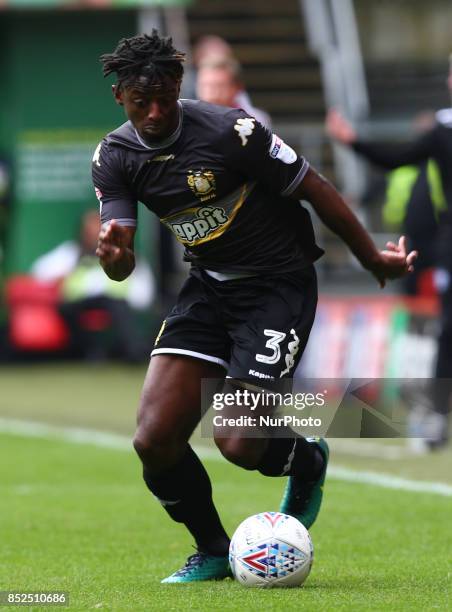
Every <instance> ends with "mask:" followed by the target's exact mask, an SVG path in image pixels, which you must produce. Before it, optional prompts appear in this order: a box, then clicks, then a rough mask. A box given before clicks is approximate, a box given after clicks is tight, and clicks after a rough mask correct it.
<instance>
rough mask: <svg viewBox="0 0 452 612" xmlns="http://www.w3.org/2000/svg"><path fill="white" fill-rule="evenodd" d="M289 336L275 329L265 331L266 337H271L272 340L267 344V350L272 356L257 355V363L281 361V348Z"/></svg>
mask: <svg viewBox="0 0 452 612" xmlns="http://www.w3.org/2000/svg"><path fill="white" fill-rule="evenodd" d="M286 335H287V334H285V333H284V332H279V331H275V330H274V329H264V336H270V339H269V340H267V342H266V343H265V348H268V349H270V350H271V351H272V354H271V355H261V354H260V353H257V354H256V361H259V362H260V363H278V361H279V360H280V359H281V347H280V346H279V345H280V344H281V342H282V341H283V340H284V338H285V337H286Z"/></svg>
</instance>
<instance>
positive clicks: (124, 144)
mask: <svg viewBox="0 0 452 612" xmlns="http://www.w3.org/2000/svg"><path fill="white" fill-rule="evenodd" d="M179 111H180V118H179V125H178V128H177V129H176V131H175V132H174V133H173V134H172V135H171V136H170V137H169V138H168V139H167V140H165V141H162V142H159V143H158V145H155V146H150V145H149V144H148V143H146V142H144V141H143V140H142V139H141V138H140V136H139V134H138V133H137V132H136V130H135V129H134V127H133V125H132V123H131V122H130V121H127V122H126V123H124V124H123V125H122V126H120V127H119V128H118V129H117V130H115V131H113V132H111V133H110V134H108V135H107V136H106V138H104V139H103V140H102V142H101V143H100V144H99V145H98V147H97V149H96V151H95V154H94V157H93V164H92V169H93V182H94V187H95V191H96V195H97V197H98V199H99V201H100V207H101V221H102V223H106V222H108V221H110V220H111V219H116V220H117V221H118V223H119V224H120V225H129V226H131V225H135V224H136V219H137V204H138V202H141V203H142V204H144V205H145V206H146V207H147V208H148V209H149V210H151V211H152V212H154V213H155V214H156V215H157V216H158V217H159V218H160V221H161V222H162V223H164V224H165V225H166V226H167V227H168V228H169V229H170V230H171V231H172V232H173V233H174V235H175V237H176V239H177V240H178V241H179V242H181V243H182V244H183V245H184V246H185V255H184V258H185V259H186V260H188V261H190V262H192V264H194V265H196V266H198V267H202V268H205V269H210V270H214V271H218V272H230V273H258V274H259V273H264V272H278V271H291V270H296V269H299V268H302V267H305V266H307V265H310V263H312V262H313V261H314V260H316V259H317V258H318V257H320V255H321V254H322V253H323V251H322V250H321V249H320V248H319V247H317V245H316V244H315V240H314V233H313V228H312V223H311V219H310V216H309V213H308V211H307V210H306V209H305V208H303V207H302V206H301V204H300V202H298V201H297V200H295V199H293V198H291V197H290V196H291V194H292V193H293V191H294V190H295V188H296V187H297V186H298V185H299V184H300V183H301V181H302V180H303V178H304V176H305V175H306V172H307V170H308V168H309V164H308V162H307V161H306V160H305V159H304V158H303V157H299V156H298V155H296V153H295V152H294V151H293V150H292V149H291V148H290V147H289V146H287V145H286V144H285V143H284V142H283V141H282V140H281V139H280V138H278V136H276V135H275V134H272V133H271V132H269V131H268V130H267V129H266V128H264V127H263V126H262V125H260V124H259V123H258V122H257V121H256V120H255V119H254V118H253V117H250V116H249V115H247V114H246V113H245V112H244V111H242V110H240V109H231V108H226V107H222V106H215V105H212V104H207V103H205V102H199V101H195V100H180V101H179Z"/></svg>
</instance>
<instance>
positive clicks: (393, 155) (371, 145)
mask: <svg viewBox="0 0 452 612" xmlns="http://www.w3.org/2000/svg"><path fill="white" fill-rule="evenodd" d="M326 131H327V133H328V135H329V136H330V137H331V138H332V139H333V140H336V141H337V142H340V143H341V144H343V145H346V146H348V147H351V148H352V149H353V150H354V151H355V152H356V153H359V154H360V155H362V156H363V157H365V158H366V159H367V160H368V161H370V162H372V163H373V164H375V165H376V166H379V167H380V168H385V169H387V170H392V169H394V168H398V167H399V166H405V165H409V164H418V163H420V162H422V161H423V160H425V159H428V158H429V157H431V156H432V155H433V153H434V150H435V144H436V142H435V141H436V134H437V132H436V129H435V128H433V129H431V130H429V131H428V132H426V133H425V134H423V135H422V136H420V137H419V138H418V139H417V140H415V141H413V142H411V143H408V144H400V143H397V144H390V145H388V144H384V143H380V142H367V141H364V140H360V139H359V137H358V134H357V132H356V130H355V129H354V128H353V126H352V124H351V123H350V122H349V121H348V120H347V119H346V118H345V117H344V116H343V115H341V114H340V113H339V112H338V111H337V110H335V109H331V110H330V111H329V112H328V115H327V118H326Z"/></svg>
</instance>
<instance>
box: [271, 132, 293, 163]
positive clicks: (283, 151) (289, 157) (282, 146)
mask: <svg viewBox="0 0 452 612" xmlns="http://www.w3.org/2000/svg"><path fill="white" fill-rule="evenodd" d="M269 153H270V157H273V159H280V160H281V161H282V162H283V163H285V164H293V163H294V161H296V159H297V154H296V153H295V151H294V150H293V149H292V147H289V145H287V144H286V143H285V142H284V140H281V138H280V137H279V136H277V135H276V134H273V136H272V142H271V145H270V151H269Z"/></svg>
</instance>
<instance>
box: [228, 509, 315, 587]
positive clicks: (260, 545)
mask: <svg viewBox="0 0 452 612" xmlns="http://www.w3.org/2000/svg"><path fill="white" fill-rule="evenodd" d="M313 558H314V549H313V546H312V541H311V537H310V535H309V533H308V530H307V529H306V528H305V527H304V526H303V525H302V524H301V523H300V521H297V519H296V518H294V517H293V516H289V515H288V514H282V513H281V512H262V513H261V514H255V515H254V516H250V517H248V518H247V519H245V520H244V521H243V523H240V525H239V526H238V527H237V530H236V532H235V533H234V535H233V536H232V540H231V545H230V547H229V562H230V564H231V569H232V573H233V574H234V577H235V579H236V580H238V581H239V582H240V583H241V584H243V585H245V586H250V587H266V588H268V587H295V586H301V585H302V584H303V583H304V581H305V580H306V578H307V577H308V575H309V572H310V571H311V566H312V561H313Z"/></svg>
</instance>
